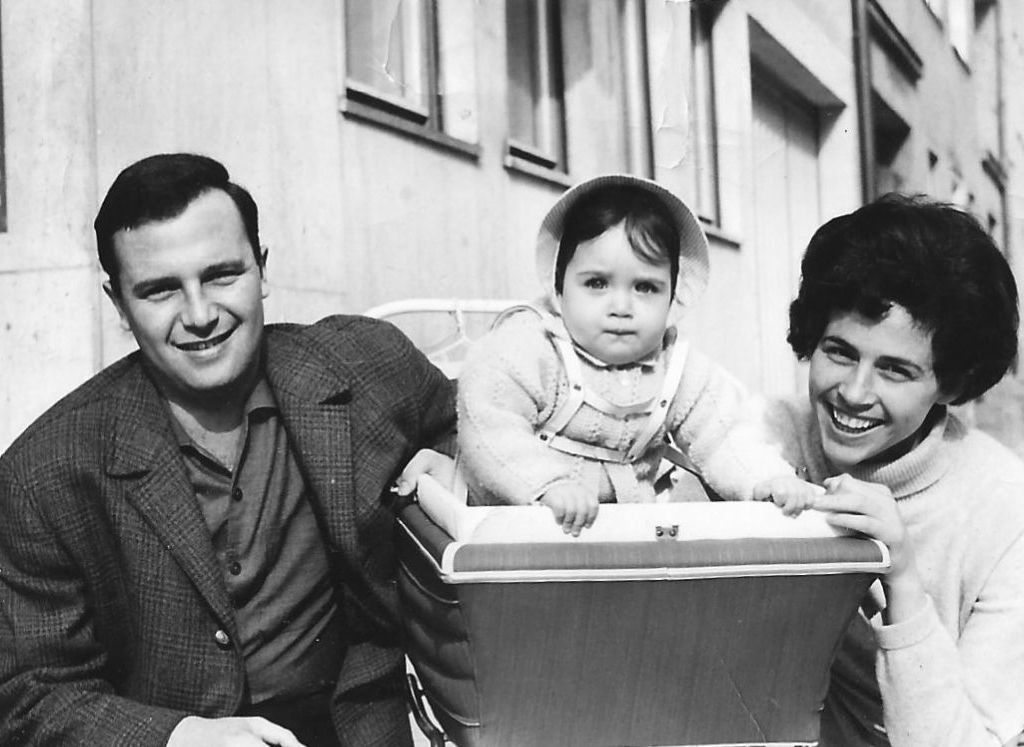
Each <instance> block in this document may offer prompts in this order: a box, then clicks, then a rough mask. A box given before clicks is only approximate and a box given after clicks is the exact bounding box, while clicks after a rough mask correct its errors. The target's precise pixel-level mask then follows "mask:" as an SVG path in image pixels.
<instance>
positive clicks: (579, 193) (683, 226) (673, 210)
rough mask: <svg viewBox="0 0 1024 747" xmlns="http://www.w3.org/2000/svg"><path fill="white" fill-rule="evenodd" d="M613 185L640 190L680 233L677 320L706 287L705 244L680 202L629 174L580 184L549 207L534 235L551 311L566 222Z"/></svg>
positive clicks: (539, 272) (674, 316)
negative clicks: (578, 208)
mask: <svg viewBox="0 0 1024 747" xmlns="http://www.w3.org/2000/svg"><path fill="white" fill-rule="evenodd" d="M609 185H616V186H630V187H636V188H638V189H642V190H644V191H646V192H648V193H650V194H651V195H653V196H654V197H655V198H657V199H658V201H659V202H661V204H662V205H664V207H665V208H666V209H667V210H668V212H669V214H670V215H671V216H672V219H673V220H674V222H675V225H676V231H677V232H678V233H679V274H678V278H677V281H676V292H675V298H674V299H673V300H674V304H673V311H672V314H671V317H670V318H671V319H672V320H673V321H676V320H678V318H679V316H680V315H681V313H682V311H683V310H684V309H686V308H687V307H690V306H693V305H694V304H695V303H696V302H697V301H698V300H699V299H700V297H701V296H702V295H703V293H704V290H705V288H706V287H707V283H708V240H707V236H705V235H704V230H703V229H702V228H701V226H700V222H699V221H698V220H697V217H696V216H695V215H694V214H693V211H692V210H690V208H688V207H687V206H686V205H685V204H684V203H683V201H682V200H680V199H679V198H678V197H676V196H675V195H674V194H672V192H670V191H669V190H668V189H666V188H665V187H663V186H662V185H660V184H658V183H657V182H654V181H651V180H650V179H642V178H640V177H638V176H632V175H631V174H603V175H601V176H595V177H593V178H592V179H587V180H586V181H584V182H580V183H579V184H577V185H576V186H574V187H572V188H571V189H569V190H568V191H566V192H565V193H564V194H563V195H562V196H561V197H560V198H559V199H558V201H557V202H556V203H555V204H554V205H553V206H552V207H551V209H550V210H549V211H548V213H547V215H546V216H544V220H543V221H542V222H541V225H540V231H539V232H538V234H537V246H536V261H537V276H538V278H539V279H540V282H541V287H543V288H544V292H545V296H546V299H547V301H548V304H547V305H549V306H550V307H552V308H553V310H554V311H555V312H556V313H558V312H559V311H560V305H559V303H558V297H557V294H556V293H555V260H556V259H557V257H558V244H559V242H560V241H561V239H562V231H563V229H564V226H565V218H566V215H568V213H569V211H570V210H571V209H572V207H573V206H574V205H575V204H576V203H577V202H578V201H579V200H580V198H582V197H584V196H586V195H588V194H590V193H591V192H593V191H594V190H596V189H599V188H601V187H605V186H609Z"/></svg>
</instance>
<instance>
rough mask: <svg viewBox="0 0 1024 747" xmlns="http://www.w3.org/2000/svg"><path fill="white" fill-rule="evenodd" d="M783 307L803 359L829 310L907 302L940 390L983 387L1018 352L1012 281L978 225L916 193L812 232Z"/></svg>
mask: <svg viewBox="0 0 1024 747" xmlns="http://www.w3.org/2000/svg"><path fill="white" fill-rule="evenodd" d="M800 269H801V275H802V277H801V280H800V292H799V295H798V296H797V298H796V300H795V301H794V302H793V303H792V305H791V306H790V307H789V325H790V326H789V335H788V337H787V339H788V341H789V344H790V346H791V347H792V348H793V351H794V352H795V353H796V354H797V356H798V357H799V358H801V359H804V360H806V359H807V358H809V357H810V356H811V354H812V353H813V352H814V349H815V348H816V347H817V345H818V342H819V340H820V339H821V336H822V335H823V334H824V332H825V327H826V326H827V325H828V322H829V321H830V319H831V318H832V316H833V315H834V314H836V313H842V312H849V311H855V312H857V313H860V314H863V315H864V316H866V317H868V318H869V319H876V320H877V319H881V318H882V317H883V316H884V315H885V314H886V313H887V312H888V310H889V309H890V307H891V306H892V305H893V304H898V305H900V306H902V307H904V308H905V309H906V310H907V311H908V312H909V313H910V315H911V316H912V317H913V318H914V320H915V321H916V322H917V323H918V324H919V325H921V327H922V328H923V329H925V330H928V331H930V332H931V333H932V356H933V359H934V366H935V376H936V378H937V380H938V383H939V388H940V390H941V391H942V392H943V393H945V394H947V395H951V394H955V395H956V399H954V400H953V404H961V403H963V402H967V401H968V400H971V399H974V398H975V397H978V396H980V395H981V394H984V393H985V392H986V391H987V390H988V389H989V388H990V387H991V386H992V385H993V384H995V383H996V382H998V381H999V379H1001V378H1002V376H1003V374H1004V373H1006V370H1007V368H1008V367H1009V366H1010V364H1011V362H1012V361H1013V359H1014V356H1016V354H1017V323H1018V312H1017V285H1016V283H1015V282H1014V279H1013V273H1012V272H1011V271H1010V267H1009V265H1008V264H1007V262H1006V259H1005V258H1004V257H1003V255H1002V253H1001V252H1000V251H999V249H998V248H997V247H996V245H995V244H994V243H993V242H992V239H991V238H990V237H989V235H988V234H987V233H986V232H985V231H984V229H982V227H981V226H980V225H979V224H978V222H977V221H976V220H975V219H974V218H972V217H971V216H970V215H968V214H967V213H965V212H963V211H962V210H960V209H959V208H956V207H954V206H952V205H948V204H944V203H939V202H934V201H931V200H928V199H926V198H924V197H922V196H916V197H907V196H902V195H896V194H889V195H885V196H884V197H881V198H879V199H878V200H876V201H875V202H873V203H871V204H869V205H865V206H864V207H862V208H860V209H859V210H855V211H854V212H852V213H850V214H849V215H842V216H839V217H838V218H833V219H832V220H830V221H829V222H828V223H826V224H825V225H823V226H822V227H821V228H819V229H818V231H817V232H816V233H815V234H814V236H813V237H811V241H810V243H809V244H808V245H807V251H806V253H805V254H804V259H803V262H802V264H801V266H800Z"/></svg>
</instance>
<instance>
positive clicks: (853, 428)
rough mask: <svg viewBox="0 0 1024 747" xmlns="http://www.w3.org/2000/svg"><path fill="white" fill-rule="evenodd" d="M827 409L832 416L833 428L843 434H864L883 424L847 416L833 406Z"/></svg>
mask: <svg viewBox="0 0 1024 747" xmlns="http://www.w3.org/2000/svg"><path fill="white" fill-rule="evenodd" d="M829 409H830V411H831V414H832V422H833V424H835V426H836V427H837V428H838V429H839V430H841V431H843V432H844V433H864V432H865V431H869V430H871V429H872V428H874V427H875V426H877V425H881V424H882V422H883V421H881V420H879V419H877V418H864V417H860V416H858V415H849V414H847V413H845V412H843V411H842V410H837V409H836V407H835V406H834V405H833V406H832V407H830V408H829Z"/></svg>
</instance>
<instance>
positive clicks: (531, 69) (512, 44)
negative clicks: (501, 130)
mask: <svg viewBox="0 0 1024 747" xmlns="http://www.w3.org/2000/svg"><path fill="white" fill-rule="evenodd" d="M553 9H554V3H552V2H548V1H547V0H509V1H508V2H506V4H505V21H506V27H505V39H506V50H507V57H508V78H509V81H508V107H509V136H510V139H511V140H513V141H515V143H516V144H517V145H519V146H526V147H528V148H529V149H531V150H533V151H534V152H535V153H536V155H537V156H538V157H539V158H542V159H546V160H547V161H548V162H549V165H552V166H553V165H556V164H561V163H562V161H563V156H562V150H563V147H562V91H561V85H560V80H561V76H560V70H559V66H560V64H561V62H560V55H559V54H558V39H557V35H558V26H557V18H556V17H555V14H554V12H553Z"/></svg>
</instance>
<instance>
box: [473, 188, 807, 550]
mask: <svg viewBox="0 0 1024 747" xmlns="http://www.w3.org/2000/svg"><path fill="white" fill-rule="evenodd" d="M537 269H538V273H539V275H540V277H541V280H542V282H543V284H544V287H545V289H546V292H547V294H546V296H545V297H544V298H543V299H542V300H541V301H539V302H538V303H537V304H535V305H531V306H524V307H516V308H514V309H511V310H509V311H508V312H506V313H505V314H503V315H502V317H501V318H499V320H498V322H497V323H496V325H495V327H494V328H493V329H492V330H491V331H490V332H489V333H488V334H487V335H486V336H484V337H483V338H481V339H480V340H479V341H478V342H477V344H476V345H474V347H473V349H472V350H471V351H470V353H469V355H468V357H467V359H466V362H465V365H464V367H463V369H462V372H461V374H460V376H459V392H458V394H459V451H460V454H461V462H462V468H463V472H464V476H465V478H466V482H467V484H468V486H469V490H470V495H471V496H472V498H473V500H475V501H476V502H478V503H511V504H528V503H532V502H534V501H540V502H541V503H544V504H546V505H547V506H549V507H550V508H551V509H552V511H553V512H554V514H555V518H556V521H558V522H559V523H560V524H561V525H562V528H563V529H564V530H565V531H566V532H569V533H572V534H574V535H578V534H579V532H580V530H581V529H582V528H584V527H587V526H590V525H591V524H592V523H593V521H594V519H595V517H596V516H597V510H598V504H599V502H610V501H618V502H637V501H654V500H658V499H659V498H658V497H656V495H655V489H654V481H655V477H656V474H657V470H658V465H659V463H660V461H661V459H662V456H663V454H664V451H665V448H666V445H667V444H666V438H665V437H666V434H668V435H671V437H672V439H673V441H674V442H675V443H676V444H677V445H679V446H680V447H681V448H682V449H684V450H685V451H686V452H687V453H688V456H689V457H690V459H691V460H692V461H693V462H694V463H695V464H696V465H697V467H698V468H699V469H700V471H701V473H702V474H703V476H704V478H705V479H706V480H707V482H708V483H709V484H710V486H711V487H712V488H713V489H714V490H715V491H716V492H717V493H719V495H721V496H722V497H724V498H728V499H736V500H744V499H751V498H755V497H756V498H759V499H769V498H772V497H775V498H776V500H777V501H779V502H780V503H783V502H784V503H785V505H786V507H787V511H791V512H798V511H799V510H800V509H802V508H803V507H806V506H808V505H810V504H811V503H812V497H811V496H812V495H813V493H814V487H813V486H811V485H809V484H807V483H804V482H803V481H801V480H799V479H797V477H796V475H795V473H794V470H793V468H792V467H790V465H789V464H787V463H786V462H785V461H783V460H782V458H781V457H780V456H779V455H778V453H777V451H776V450H775V449H773V448H772V447H770V446H769V445H768V444H766V443H762V442H761V441H759V439H758V437H757V434H756V433H755V432H754V431H753V430H749V429H745V428H744V427H742V426H739V425H737V424H736V423H737V419H738V417H739V413H740V409H741V406H742V405H743V403H744V402H745V400H746V394H745V392H744V390H743V388H742V387H741V385H740V384H739V383H738V382H737V381H736V380H735V379H734V378H733V377H732V376H731V375H729V374H728V373H726V372H725V371H724V370H723V369H722V368H720V367H719V366H717V365H716V364H714V363H713V362H712V361H711V360H709V359H708V358H707V357H705V356H703V355H701V354H700V353H699V352H698V351H696V350H693V349H692V348H690V347H689V345H688V344H687V343H686V341H684V340H683V339H681V337H680V334H679V332H678V331H677V328H676V326H675V324H674V320H675V318H676V316H677V315H678V314H679V313H680V312H681V311H682V310H684V309H685V308H686V307H687V306H688V305H690V304H692V303H693V302H694V301H695V300H696V299H697V297H698V296H699V295H700V294H701V292H702V291H703V289H704V287H705V284H706V282H707V276H708V248H707V239H706V238H705V236H704V232H703V230H702V229H701V227H700V224H699V223H698V222H697V219H696V218H695V217H694V215H693V213H692V212H691V211H690V210H689V208H687V207H686V206H685V205H684V204H683V203H682V202H681V201H680V200H679V199H678V198H677V197H675V196H674V195H673V194H672V193H671V192H669V191H668V190H667V189H665V188H664V187H662V186H660V185H659V184H657V183H655V182H652V181H649V180H646V179H640V178H637V177H633V176H627V175H605V176H599V177H596V178H593V179H590V180H588V181H586V182H583V183H582V184H579V185H577V186H576V187H574V188H572V189H570V190H569V191H568V192H566V193H565V194H564V195H563V196H562V197H561V198H560V199H559V200H558V201H557V202H556V204H555V205H554V207H552V208H551V210H550V211H549V212H548V214H547V216H546V217H545V218H544V221H543V223H542V224H541V229H540V234H539V237H538V240H537Z"/></svg>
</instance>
